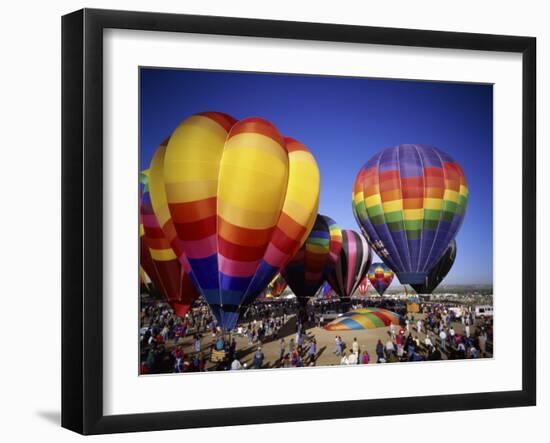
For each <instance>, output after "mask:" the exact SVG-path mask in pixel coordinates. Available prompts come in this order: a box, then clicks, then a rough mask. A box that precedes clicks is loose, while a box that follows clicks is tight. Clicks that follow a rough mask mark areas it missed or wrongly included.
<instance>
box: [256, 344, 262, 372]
mask: <svg viewBox="0 0 550 443" xmlns="http://www.w3.org/2000/svg"><path fill="white" fill-rule="evenodd" d="M263 362H264V353H263V352H262V348H261V347H258V350H257V351H256V353H255V354H254V368H256V369H261V368H262V365H263Z"/></svg>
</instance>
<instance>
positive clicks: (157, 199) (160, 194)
mask: <svg viewBox="0 0 550 443" xmlns="http://www.w3.org/2000/svg"><path fill="white" fill-rule="evenodd" d="M165 154H166V146H159V147H158V149H157V150H156V151H155V154H154V155H153V159H152V160H151V166H150V168H149V195H150V197H151V206H152V207H153V212H154V213H155V215H156V217H157V220H158V222H159V225H160V226H164V225H165V224H166V222H167V221H168V220H170V218H171V215H170V210H169V209H168V201H167V199H166V189H165V188H164V158H165Z"/></svg>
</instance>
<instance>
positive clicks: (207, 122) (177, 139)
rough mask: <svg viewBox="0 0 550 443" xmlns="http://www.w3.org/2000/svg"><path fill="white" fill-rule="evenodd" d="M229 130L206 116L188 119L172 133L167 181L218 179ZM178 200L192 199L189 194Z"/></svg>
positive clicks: (165, 169) (166, 165)
mask: <svg viewBox="0 0 550 443" xmlns="http://www.w3.org/2000/svg"><path fill="white" fill-rule="evenodd" d="M226 137H227V132H226V131H225V129H223V128H222V127H221V126H220V125H219V124H218V123H216V122H214V121H213V120H211V119H209V118H207V117H204V116H196V115H195V116H192V117H189V118H187V119H186V120H184V121H183V122H182V123H180V125H179V126H178V127H177V128H176V129H175V131H174V132H173V133H172V135H171V136H170V140H169V142H168V147H167V149H166V156H165V161H164V181H165V182H166V183H167V184H171V183H182V182H186V181H202V180H205V181H212V180H217V179H218V172H219V166H220V159H221V156H222V152H223V148H224V143H225V138H226ZM175 201H176V202H187V201H190V200H189V199H187V198H186V196H185V195H181V196H178V197H176V200H175Z"/></svg>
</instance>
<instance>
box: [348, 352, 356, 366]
mask: <svg viewBox="0 0 550 443" xmlns="http://www.w3.org/2000/svg"><path fill="white" fill-rule="evenodd" d="M356 364H357V354H356V353H355V352H351V353H350V354H349V357H348V365H356Z"/></svg>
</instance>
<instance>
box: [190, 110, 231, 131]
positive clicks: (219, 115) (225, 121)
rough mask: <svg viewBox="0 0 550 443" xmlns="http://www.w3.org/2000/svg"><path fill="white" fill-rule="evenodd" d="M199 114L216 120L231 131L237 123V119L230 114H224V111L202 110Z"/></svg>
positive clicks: (226, 129)
mask: <svg viewBox="0 0 550 443" xmlns="http://www.w3.org/2000/svg"><path fill="white" fill-rule="evenodd" d="M198 115H202V116H204V117H208V118H209V119H210V120H214V121H215V122H216V123H218V124H219V125H220V126H221V127H222V128H223V129H225V131H226V132H229V130H230V129H231V127H232V126H233V125H234V124H235V123H237V120H235V119H234V118H233V117H231V116H230V115H227V114H224V113H223V112H201V113H200V114H198Z"/></svg>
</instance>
